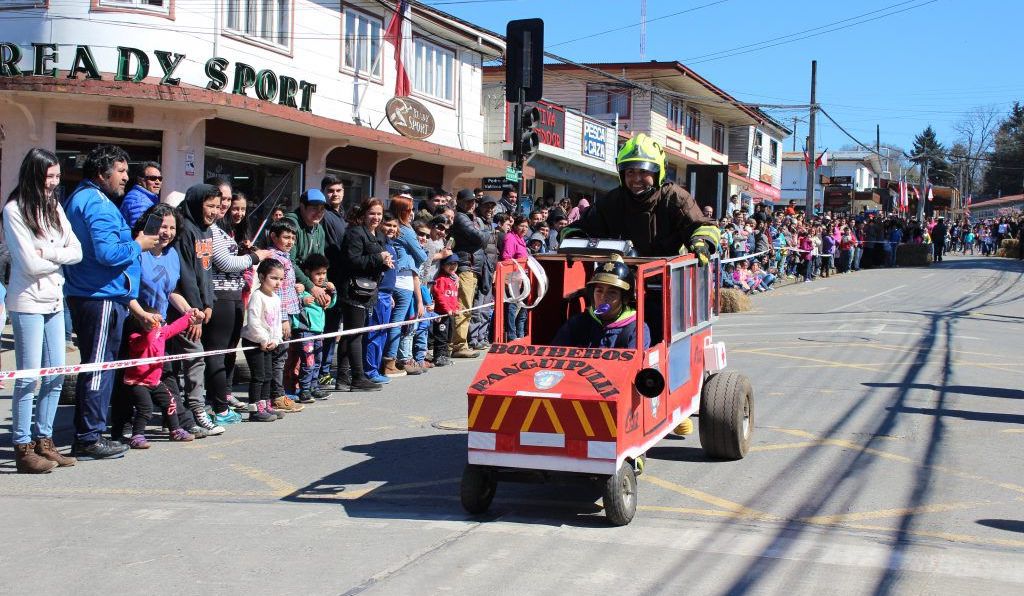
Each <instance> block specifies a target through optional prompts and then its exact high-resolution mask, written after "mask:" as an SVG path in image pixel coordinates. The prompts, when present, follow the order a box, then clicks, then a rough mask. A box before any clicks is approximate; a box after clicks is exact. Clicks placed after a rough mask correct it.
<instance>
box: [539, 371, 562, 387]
mask: <svg viewBox="0 0 1024 596" xmlns="http://www.w3.org/2000/svg"><path fill="white" fill-rule="evenodd" d="M564 377H565V373H563V372H560V371H555V370H539V371H537V372H535V373H533V385H534V387H536V388H537V389H551V388H552V387H554V386H555V385H557V384H559V383H560V382H561V381H562V378H564Z"/></svg>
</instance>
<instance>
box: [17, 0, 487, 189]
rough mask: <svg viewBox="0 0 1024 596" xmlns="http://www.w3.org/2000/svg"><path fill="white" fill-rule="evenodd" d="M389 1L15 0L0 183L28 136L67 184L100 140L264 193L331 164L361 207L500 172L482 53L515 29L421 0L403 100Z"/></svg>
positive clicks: (169, 176)
mask: <svg viewBox="0 0 1024 596" xmlns="http://www.w3.org/2000/svg"><path fill="white" fill-rule="evenodd" d="M40 4H41V5H42V6H41V7H38V8H37V7H35V6H37V5H40ZM394 4H395V3H394V2H380V3H366V2H359V3H356V2H352V3H350V2H340V3H321V2H315V1H311V0H246V1H242V0H220V1H218V2H215V3H212V4H211V3H210V2H209V1H208V0H207V1H204V0H146V1H145V2H142V1H138V0H85V1H83V2H55V1H51V2H17V1H14V2H3V3H2V4H0V17H7V18H4V19H2V20H0V44H2V45H0V123H2V125H3V138H2V153H0V192H3V193H7V192H9V189H10V188H11V187H12V185H13V184H14V181H15V180H16V179H17V170H18V166H19V165H20V161H21V158H22V156H23V155H24V154H25V152H26V151H27V150H28V149H29V148H31V147H34V146H39V147H44V148H48V149H50V150H54V151H56V152H57V154H58V156H59V157H60V158H61V163H62V170H63V174H64V180H65V183H64V186H65V188H68V187H73V185H74V184H75V183H76V182H77V179H78V178H80V169H79V168H80V165H81V158H82V156H83V155H84V153H85V152H86V151H88V150H89V149H90V148H91V147H92V146H94V145H96V144H97V143H101V142H104V143H105V142H109V143H116V144H119V145H122V146H123V147H124V148H125V149H127V150H128V152H129V154H130V156H131V159H132V162H133V163H136V162H142V161H147V160H155V161H159V162H161V164H162V165H163V175H164V179H165V180H164V188H165V192H169V191H174V190H180V191H183V190H185V189H186V188H187V187H188V186H190V185H192V184H194V183H195V182H198V181H201V180H202V179H203V178H205V177H207V176H211V175H223V176H227V177H229V178H230V179H231V180H232V182H233V183H234V185H235V187H236V190H241V191H242V192H245V193H247V194H249V195H250V196H251V197H254V198H255V199H257V200H259V201H262V200H263V199H265V198H266V199H273V201H268V202H270V203H273V202H285V203H290V202H293V201H294V200H295V198H296V197H297V196H298V194H299V193H300V192H301V190H302V189H303V188H306V187H310V186H318V185H319V181H320V179H321V178H322V177H323V176H324V175H325V174H327V173H333V174H335V175H338V176H340V177H341V178H342V179H343V180H344V181H345V183H346V186H347V189H348V192H347V196H346V201H347V202H349V203H350V204H351V203H355V202H358V201H359V200H361V199H362V198H365V197H368V196H371V195H376V196H380V197H385V196H387V195H388V194H390V193H391V192H392V191H393V189H394V188H395V187H396V186H398V185H400V184H405V185H409V186H410V187H411V188H412V189H413V191H414V194H418V195H423V194H425V193H426V190H427V189H428V188H431V187H446V188H453V187H457V186H460V185H466V186H472V185H473V182H474V181H475V180H478V179H479V178H480V177H482V176H494V175H499V174H501V173H503V172H504V167H505V164H504V163H503V162H501V161H500V160H497V159H494V158H492V157H488V156H487V155H485V154H484V137H483V129H484V115H483V110H482V109H481V104H480V102H481V95H480V88H481V84H482V80H481V76H482V70H481V64H482V62H483V61H485V60H492V59H495V58H497V57H499V56H501V55H502V54H503V51H504V42H503V40H502V39H501V38H500V37H498V36H496V35H494V34H492V33H490V32H488V31H486V30H483V29H480V28H476V27H474V26H472V25H470V24H468V23H465V22H463V21H460V20H458V19H455V18H454V17H451V16H450V15H446V14H444V13H441V12H438V11H436V10H434V9H431V8H429V7H427V6H424V5H421V4H418V3H415V4H413V7H412V9H411V15H410V17H411V18H410V19H409V23H410V28H408V29H407V31H411V35H408V34H402V35H400V37H401V40H400V42H399V44H400V45H401V46H402V55H403V58H404V66H405V68H406V69H407V71H408V75H409V82H410V88H411V89H410V93H409V96H408V97H403V98H397V99H393V98H394V96H395V95H396V94H395V90H396V73H397V67H396V61H395V45H394V44H393V43H391V42H389V41H388V40H386V39H385V37H386V35H385V34H386V28H387V26H388V24H389V22H390V21H391V19H392V17H393V15H394V11H393V6H394ZM211 8H213V9H212V10H211ZM267 209H269V206H268V207H267Z"/></svg>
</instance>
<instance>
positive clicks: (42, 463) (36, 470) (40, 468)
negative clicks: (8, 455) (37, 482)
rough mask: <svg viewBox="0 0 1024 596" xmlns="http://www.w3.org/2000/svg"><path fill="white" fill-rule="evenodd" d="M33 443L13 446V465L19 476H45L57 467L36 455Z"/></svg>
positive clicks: (53, 462) (55, 464)
mask: <svg viewBox="0 0 1024 596" xmlns="http://www.w3.org/2000/svg"><path fill="white" fill-rule="evenodd" d="M35 448H36V444H35V443H23V444H21V445H15V446H14V463H15V466H16V467H17V469H18V473H19V474H47V473H49V472H50V470H52V469H54V468H56V467H57V462H55V461H50V460H48V459H46V458H45V457H40V456H38V455H36V452H35Z"/></svg>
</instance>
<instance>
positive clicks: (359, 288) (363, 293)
mask: <svg viewBox="0 0 1024 596" xmlns="http://www.w3.org/2000/svg"><path fill="white" fill-rule="evenodd" d="M375 293H377V282H376V281H374V280H372V279H370V278H369V277H353V278H351V279H350V280H349V282H348V296H349V298H351V299H352V300H356V301H359V302H368V301H369V300H370V298H372V297H373V295H374V294H375Z"/></svg>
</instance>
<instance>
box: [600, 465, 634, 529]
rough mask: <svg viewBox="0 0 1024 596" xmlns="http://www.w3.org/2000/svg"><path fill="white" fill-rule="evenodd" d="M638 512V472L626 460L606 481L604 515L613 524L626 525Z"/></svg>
mask: <svg viewBox="0 0 1024 596" xmlns="http://www.w3.org/2000/svg"><path fill="white" fill-rule="evenodd" d="M635 514H636V472H635V471H634V470H633V466H632V464H630V463H629V462H624V463H623V464H622V466H621V467H620V468H619V469H618V471H617V472H615V473H614V474H612V475H611V476H609V477H608V479H607V480H605V483H604V515H605V517H606V518H608V521H609V522H610V523H611V524H612V525H613V526H624V525H626V524H628V523H629V522H631V521H633V516H634V515H635Z"/></svg>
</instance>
